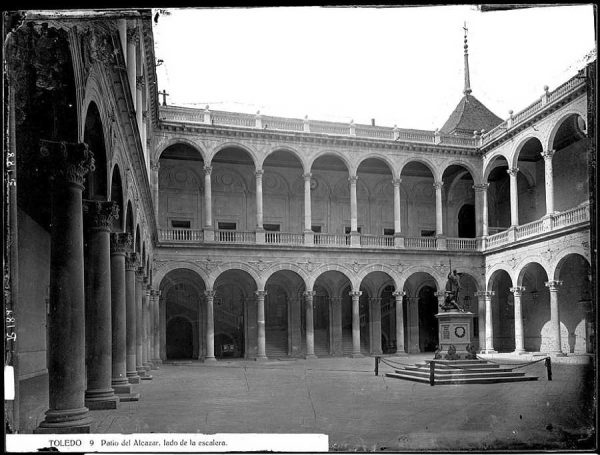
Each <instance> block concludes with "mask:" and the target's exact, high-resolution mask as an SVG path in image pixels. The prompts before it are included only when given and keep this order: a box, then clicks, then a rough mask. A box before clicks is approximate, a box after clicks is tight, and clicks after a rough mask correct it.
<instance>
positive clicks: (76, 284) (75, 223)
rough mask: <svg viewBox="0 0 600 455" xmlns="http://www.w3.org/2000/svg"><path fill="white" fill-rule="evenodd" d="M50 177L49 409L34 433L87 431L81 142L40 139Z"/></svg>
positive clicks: (89, 157) (88, 162)
mask: <svg viewBox="0 0 600 455" xmlns="http://www.w3.org/2000/svg"><path fill="white" fill-rule="evenodd" d="M40 153H41V155H42V157H43V158H44V159H45V162H46V163H47V164H48V167H49V172H50V176H51V190H50V191H51V193H50V207H51V232H50V296H49V304H50V312H49V315H48V382H49V384H48V385H49V409H48V411H46V417H45V419H44V421H43V422H42V423H41V424H40V426H39V428H38V429H37V432H39V433H89V432H90V423H91V419H90V416H89V410H88V408H87V407H85V404H84V392H85V387H86V378H85V300H84V274H83V267H84V265H83V211H82V197H81V193H82V191H83V183H84V181H85V180H84V178H85V175H86V174H87V173H88V171H89V170H93V169H94V158H93V154H92V153H91V152H90V151H89V150H88V147H87V145H85V144H70V143H65V142H63V143H60V144H58V143H55V142H46V141H43V142H42V146H41V148H40Z"/></svg>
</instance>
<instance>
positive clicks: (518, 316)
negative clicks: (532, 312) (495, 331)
mask: <svg viewBox="0 0 600 455" xmlns="http://www.w3.org/2000/svg"><path fill="white" fill-rule="evenodd" d="M523 291H525V288H524V287H523V286H515V287H512V288H510V292H512V293H513V297H514V303H513V308H514V310H515V354H520V353H523V352H525V348H524V344H523V340H524V339H523V317H522V312H521V295H522V294H523Z"/></svg>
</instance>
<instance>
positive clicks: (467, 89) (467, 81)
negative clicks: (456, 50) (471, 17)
mask: <svg viewBox="0 0 600 455" xmlns="http://www.w3.org/2000/svg"><path fill="white" fill-rule="evenodd" d="M463 30H464V31H465V89H464V90H463V93H464V94H465V95H469V94H470V93H471V80H470V79H469V44H468V42H467V32H468V31H469V29H468V28H467V22H466V21H465V24H464V26H463Z"/></svg>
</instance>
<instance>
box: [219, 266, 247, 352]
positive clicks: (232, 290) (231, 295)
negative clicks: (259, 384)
mask: <svg viewBox="0 0 600 455" xmlns="http://www.w3.org/2000/svg"><path fill="white" fill-rule="evenodd" d="M214 290H215V298H214V311H213V312H214V320H215V324H214V325H215V336H216V335H217V334H223V335H226V336H227V337H229V338H230V339H231V340H233V343H232V344H233V346H231V347H227V346H219V345H215V356H216V357H217V358H219V357H220V356H219V354H220V353H221V357H224V356H225V355H227V356H229V357H233V358H255V357H256V355H257V353H258V345H257V339H258V323H257V311H258V309H257V300H256V290H257V288H256V282H255V281H254V278H252V276H250V274H249V273H248V272H246V271H244V270H238V269H232V270H227V271H225V272H223V273H221V275H219V277H218V278H217V279H216V281H215V285H214Z"/></svg>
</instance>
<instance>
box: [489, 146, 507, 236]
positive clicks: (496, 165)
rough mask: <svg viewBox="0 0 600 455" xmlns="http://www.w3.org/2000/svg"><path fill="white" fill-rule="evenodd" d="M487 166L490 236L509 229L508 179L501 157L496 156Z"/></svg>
mask: <svg viewBox="0 0 600 455" xmlns="http://www.w3.org/2000/svg"><path fill="white" fill-rule="evenodd" d="M488 166H489V168H490V169H491V170H490V171H489V174H488V177H487V183H488V184H489V186H488V189H487V200H488V234H490V235H492V234H496V233H498V232H501V231H505V230H506V229H508V228H509V227H510V177H509V176H508V173H507V172H506V171H507V170H508V161H506V158H504V157H503V156H501V155H499V156H497V157H496V158H494V160H493V161H492V162H491V163H490V164H489V165H488Z"/></svg>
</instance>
